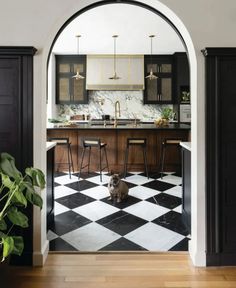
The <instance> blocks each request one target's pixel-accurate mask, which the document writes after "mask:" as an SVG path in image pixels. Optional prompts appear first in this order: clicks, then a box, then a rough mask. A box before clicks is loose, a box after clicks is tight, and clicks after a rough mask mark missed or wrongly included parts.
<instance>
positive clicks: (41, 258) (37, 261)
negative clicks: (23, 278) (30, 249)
mask: <svg viewBox="0 0 236 288" xmlns="http://www.w3.org/2000/svg"><path fill="white" fill-rule="evenodd" d="M48 251H49V241H48V240H46V241H45V244H44V246H43V248H42V250H41V252H38V251H37V252H34V253H33V266H40V267H41V266H43V265H44V263H45V261H46V259H47V256H48Z"/></svg>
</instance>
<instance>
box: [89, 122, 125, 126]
mask: <svg viewBox="0 0 236 288" xmlns="http://www.w3.org/2000/svg"><path fill="white" fill-rule="evenodd" d="M127 124H128V123H119V122H118V123H117V126H126V125H127ZM91 126H104V124H103V123H91ZM106 126H114V123H106Z"/></svg>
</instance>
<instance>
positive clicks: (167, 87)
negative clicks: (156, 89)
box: [161, 78, 172, 101]
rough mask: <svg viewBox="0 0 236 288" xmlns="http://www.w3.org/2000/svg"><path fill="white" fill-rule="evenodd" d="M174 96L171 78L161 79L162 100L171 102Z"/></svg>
mask: <svg viewBox="0 0 236 288" xmlns="http://www.w3.org/2000/svg"><path fill="white" fill-rule="evenodd" d="M171 95H172V81H171V78H162V79H161V100H162V101H171Z"/></svg>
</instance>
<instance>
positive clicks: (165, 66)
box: [160, 64, 172, 73]
mask: <svg viewBox="0 0 236 288" xmlns="http://www.w3.org/2000/svg"><path fill="white" fill-rule="evenodd" d="M160 72H161V73H171V72H172V65H171V64H161V66H160Z"/></svg>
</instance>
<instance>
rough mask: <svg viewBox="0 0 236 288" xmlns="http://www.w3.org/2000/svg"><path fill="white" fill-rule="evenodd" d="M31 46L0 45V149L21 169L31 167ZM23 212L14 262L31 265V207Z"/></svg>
mask: <svg viewBox="0 0 236 288" xmlns="http://www.w3.org/2000/svg"><path fill="white" fill-rule="evenodd" d="M35 52H36V49H35V48H34V47H0V139H1V140H0V152H7V153H10V154H11V155H12V156H14V158H15V159H16V166H17V167H18V169H19V170H20V171H22V172H23V171H24V170H25V168H26V167H31V166H33V55H34V54H35ZM24 213H26V215H27V216H28V218H29V227H28V228H26V229H20V228H16V227H14V229H17V231H16V233H18V235H22V236H23V237H24V245H25V247H24V251H23V253H22V256H21V257H19V256H16V255H12V256H11V262H13V263H14V264H21V265H23V264H26V265H31V264H32V251H33V237H32V235H33V223H32V222H33V209H32V205H28V206H27V208H26V209H25V210H24Z"/></svg>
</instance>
